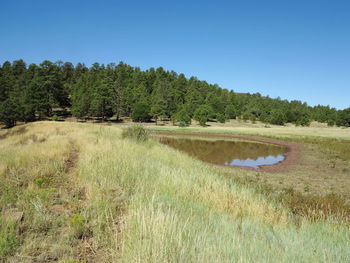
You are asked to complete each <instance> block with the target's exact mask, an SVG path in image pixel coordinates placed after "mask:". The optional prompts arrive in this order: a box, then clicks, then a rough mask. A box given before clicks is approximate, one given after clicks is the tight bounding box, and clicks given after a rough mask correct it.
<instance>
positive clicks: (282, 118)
mask: <svg viewBox="0 0 350 263" xmlns="http://www.w3.org/2000/svg"><path fill="white" fill-rule="evenodd" d="M285 122H286V115H285V114H284V113H283V112H282V111H281V110H276V111H273V112H272V114H271V116H270V123H271V124H276V125H284V123H285Z"/></svg>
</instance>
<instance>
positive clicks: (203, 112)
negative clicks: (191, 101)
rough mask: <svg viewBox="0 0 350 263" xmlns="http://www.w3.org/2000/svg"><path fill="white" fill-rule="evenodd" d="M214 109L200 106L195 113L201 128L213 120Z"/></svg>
mask: <svg viewBox="0 0 350 263" xmlns="http://www.w3.org/2000/svg"><path fill="white" fill-rule="evenodd" d="M212 116H213V109H212V108H211V107H210V106H208V105H201V106H199V107H198V108H197V109H196V111H195V112H194V116H193V117H194V119H195V120H197V121H199V124H200V125H201V126H205V123H206V122H207V121H208V120H209V119H210V118H212Z"/></svg>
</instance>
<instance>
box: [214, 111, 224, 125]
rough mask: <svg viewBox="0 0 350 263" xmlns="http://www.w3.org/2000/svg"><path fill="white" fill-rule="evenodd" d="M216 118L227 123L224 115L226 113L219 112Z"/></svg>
mask: <svg viewBox="0 0 350 263" xmlns="http://www.w3.org/2000/svg"><path fill="white" fill-rule="evenodd" d="M216 119H217V120H218V121H219V122H220V123H225V115H224V114H221V113H218V114H217V115H216Z"/></svg>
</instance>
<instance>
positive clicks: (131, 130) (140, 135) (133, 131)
mask: <svg viewBox="0 0 350 263" xmlns="http://www.w3.org/2000/svg"><path fill="white" fill-rule="evenodd" d="M122 138H129V139H132V140H135V141H137V142H145V141H147V140H148V132H147V130H146V129H145V128H144V127H142V126H141V125H137V124H136V125H132V126H130V127H128V128H126V129H123V132H122Z"/></svg>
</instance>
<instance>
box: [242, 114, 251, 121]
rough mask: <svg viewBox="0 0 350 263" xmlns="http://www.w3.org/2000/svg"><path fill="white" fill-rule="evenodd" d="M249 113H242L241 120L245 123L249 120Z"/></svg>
mask: <svg viewBox="0 0 350 263" xmlns="http://www.w3.org/2000/svg"><path fill="white" fill-rule="evenodd" d="M249 116H250V115H249V113H248V112H244V113H243V115H242V119H243V120H244V121H247V120H249Z"/></svg>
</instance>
